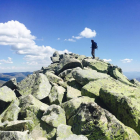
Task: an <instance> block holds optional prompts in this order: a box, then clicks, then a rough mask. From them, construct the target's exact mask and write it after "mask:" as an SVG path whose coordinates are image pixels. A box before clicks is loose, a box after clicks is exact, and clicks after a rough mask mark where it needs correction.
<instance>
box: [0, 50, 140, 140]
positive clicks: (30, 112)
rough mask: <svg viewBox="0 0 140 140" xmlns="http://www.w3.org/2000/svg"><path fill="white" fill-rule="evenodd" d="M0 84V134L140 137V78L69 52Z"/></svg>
mask: <svg viewBox="0 0 140 140" xmlns="http://www.w3.org/2000/svg"><path fill="white" fill-rule="evenodd" d="M51 60H52V64H50V65H49V66H48V67H42V68H41V70H38V71H35V72H34V73H33V74H31V75H29V76H27V77H26V78H25V79H24V80H22V81H21V82H20V83H17V82H16V79H11V80H10V81H8V82H6V83H5V85H3V86H2V87H0V140H12V139H14V140H140V136H139V135H140V82H138V81H137V80H131V81H129V80H128V79H127V78H126V77H125V76H124V75H123V73H122V70H121V68H119V67H117V66H113V65H112V64H110V63H107V62H104V61H103V60H101V59H99V58H95V59H92V58H91V57H86V56H84V55H78V54H74V53H70V54H66V53H65V54H59V53H58V52H57V51H56V52H54V54H53V56H52V57H51Z"/></svg>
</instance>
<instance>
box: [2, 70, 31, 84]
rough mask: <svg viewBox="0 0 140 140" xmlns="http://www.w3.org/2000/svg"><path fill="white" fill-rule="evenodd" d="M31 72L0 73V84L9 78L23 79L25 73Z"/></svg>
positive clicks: (18, 80)
mask: <svg viewBox="0 0 140 140" xmlns="http://www.w3.org/2000/svg"><path fill="white" fill-rule="evenodd" d="M32 73H33V72H11V73H0V85H2V84H4V83H5V82H7V81H9V80H10V79H11V78H13V77H15V78H16V79H17V82H20V81H21V80H23V79H24V78H25V77H26V76H27V75H29V74H32Z"/></svg>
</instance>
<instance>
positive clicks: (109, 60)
mask: <svg viewBox="0 0 140 140" xmlns="http://www.w3.org/2000/svg"><path fill="white" fill-rule="evenodd" d="M103 60H104V61H105V62H111V61H112V60H111V59H103Z"/></svg>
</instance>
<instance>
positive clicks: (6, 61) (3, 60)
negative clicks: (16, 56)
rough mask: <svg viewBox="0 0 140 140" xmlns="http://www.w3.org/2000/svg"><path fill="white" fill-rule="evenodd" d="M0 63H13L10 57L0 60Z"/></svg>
mask: <svg viewBox="0 0 140 140" xmlns="http://www.w3.org/2000/svg"><path fill="white" fill-rule="evenodd" d="M0 62H1V63H0V64H2V63H7V64H12V63H13V61H12V58H11V57H8V60H5V59H2V60H0Z"/></svg>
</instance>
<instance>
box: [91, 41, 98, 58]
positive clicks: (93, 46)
mask: <svg viewBox="0 0 140 140" xmlns="http://www.w3.org/2000/svg"><path fill="white" fill-rule="evenodd" d="M91 43H92V45H91V55H92V56H93V59H94V58H95V49H97V47H98V46H97V43H96V42H94V40H91Z"/></svg>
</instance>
